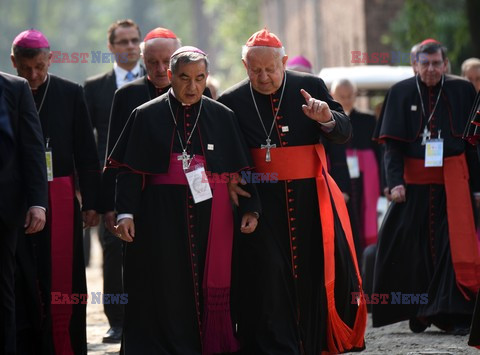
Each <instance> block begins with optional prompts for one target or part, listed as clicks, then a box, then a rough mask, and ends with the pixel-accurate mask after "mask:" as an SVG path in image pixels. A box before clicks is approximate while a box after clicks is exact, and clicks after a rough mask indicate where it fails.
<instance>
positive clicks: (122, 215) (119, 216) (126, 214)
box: [117, 213, 133, 223]
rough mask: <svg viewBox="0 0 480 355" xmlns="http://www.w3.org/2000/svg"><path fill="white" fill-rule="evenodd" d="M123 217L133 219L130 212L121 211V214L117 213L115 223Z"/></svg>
mask: <svg viewBox="0 0 480 355" xmlns="http://www.w3.org/2000/svg"><path fill="white" fill-rule="evenodd" d="M125 218H130V219H133V214H131V213H121V214H119V215H118V217H117V223H118V222H120V221H121V220H122V219H125Z"/></svg>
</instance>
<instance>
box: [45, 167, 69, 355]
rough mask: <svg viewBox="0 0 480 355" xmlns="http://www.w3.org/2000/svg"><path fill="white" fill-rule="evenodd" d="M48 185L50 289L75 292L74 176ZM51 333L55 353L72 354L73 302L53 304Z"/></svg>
mask: <svg viewBox="0 0 480 355" xmlns="http://www.w3.org/2000/svg"><path fill="white" fill-rule="evenodd" d="M48 186H49V189H48V191H49V220H50V229H51V232H50V235H51V236H50V240H51V253H52V254H51V261H52V288H51V292H60V293H61V294H62V295H63V294H66V295H69V296H70V295H71V294H72V269H73V233H74V229H73V223H74V222H73V213H74V211H73V208H74V207H73V198H74V194H75V189H74V184H73V177H72V176H65V177H58V178H54V179H53V181H50V182H49V183H48ZM51 315H52V334H53V343H54V346H55V353H56V354H63V355H68V354H73V350H72V346H71V344H70V330H69V329H70V318H71V317H72V305H71V304H56V303H52V304H51Z"/></svg>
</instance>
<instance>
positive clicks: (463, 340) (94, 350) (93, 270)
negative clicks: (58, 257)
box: [87, 233, 480, 355]
mask: <svg viewBox="0 0 480 355" xmlns="http://www.w3.org/2000/svg"><path fill="white" fill-rule="evenodd" d="M101 258H102V257H101V247H100V244H99V242H98V238H97V236H96V234H95V233H92V254H91V261H90V266H89V267H88V268H87V282H88V292H89V294H90V293H91V292H102V291H103V286H102V269H101V266H102V264H101V262H102V261H101ZM108 328H109V326H108V322H107V318H106V317H105V314H104V313H103V305H98V304H90V303H89V304H88V306H87V339H88V352H89V354H91V355H103V354H118V352H119V350H120V345H119V344H102V337H103V335H104V334H105V333H106V332H107V330H108ZM467 340H468V336H453V335H445V334H444V333H442V332H441V331H439V330H438V329H437V328H435V327H433V326H432V327H431V328H428V329H427V330H426V331H425V332H424V333H421V334H414V333H412V332H411V331H410V330H409V328H408V322H401V323H397V324H393V325H390V326H386V327H382V328H372V327H371V318H370V317H369V320H368V327H367V332H366V335H365V342H366V346H367V348H366V350H365V351H363V352H362V354H372V355H373V354H389V355H396V354H406V355H417V354H480V352H479V351H478V350H476V349H474V348H472V347H469V346H468V345H467ZM139 355H141V354H139ZM186 355H188V354H186Z"/></svg>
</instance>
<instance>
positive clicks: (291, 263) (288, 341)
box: [219, 70, 358, 354]
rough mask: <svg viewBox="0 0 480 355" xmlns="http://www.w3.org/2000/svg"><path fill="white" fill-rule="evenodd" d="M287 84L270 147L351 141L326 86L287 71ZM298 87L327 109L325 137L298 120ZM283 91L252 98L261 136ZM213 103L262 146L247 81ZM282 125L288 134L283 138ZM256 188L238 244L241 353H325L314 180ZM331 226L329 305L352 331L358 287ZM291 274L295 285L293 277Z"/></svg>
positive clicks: (252, 143)
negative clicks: (254, 217) (251, 221)
mask: <svg viewBox="0 0 480 355" xmlns="http://www.w3.org/2000/svg"><path fill="white" fill-rule="evenodd" d="M284 80H285V79H284ZM286 80H287V81H286V86H285V92H284V96H283V100H282V103H281V106H280V109H279V111H278V112H279V113H278V116H277V122H276V124H275V127H274V129H273V133H272V136H271V139H272V143H274V144H276V145H277V147H288V146H299V145H312V144H317V143H319V140H320V137H325V138H326V139H329V140H331V141H332V142H336V143H344V142H345V141H347V139H348V138H349V137H350V135H351V125H350V122H349V119H348V117H347V116H346V115H345V114H344V113H343V109H342V107H341V106H340V104H339V103H337V102H335V101H334V100H333V99H332V98H331V96H330V95H329V93H328V90H327V88H326V86H325V84H324V82H323V81H322V80H321V79H319V78H317V77H314V76H313V75H308V74H303V73H297V72H291V71H288V70H287V71H286ZM301 88H303V89H305V90H306V91H308V92H309V93H310V94H311V95H312V97H314V98H316V99H321V100H323V101H326V102H327V103H328V105H329V107H330V109H331V110H332V113H333V116H334V119H335V121H336V126H335V128H334V129H333V130H332V131H331V132H329V133H327V132H326V131H324V130H323V129H322V128H321V125H319V124H318V123H316V122H314V121H313V120H311V119H309V118H308V117H306V116H305V115H304V114H303V111H302V109H301V107H302V105H303V104H305V99H304V98H303V96H302V95H301V93H300V89H301ZM281 90H282V89H279V90H278V91H277V92H276V93H274V94H272V95H261V94H259V93H257V92H254V95H255V100H256V103H257V105H258V109H259V111H260V115H261V118H262V120H263V122H264V125H265V127H266V129H267V131H268V130H269V129H270V126H271V124H272V120H273V113H272V112H273V109H274V108H278V104H279V100H280V96H281ZM219 101H220V102H222V103H224V104H225V105H227V106H228V107H230V108H231V109H232V110H233V111H234V112H235V114H236V116H237V118H238V121H239V124H240V127H241V129H242V132H243V134H244V136H245V139H246V141H247V144H248V147H249V148H260V145H261V144H265V139H266V134H265V132H264V130H263V128H262V125H261V123H260V121H259V120H260V118H259V117H258V115H257V111H256V109H255V106H254V103H253V100H252V97H251V93H250V85H249V81H248V80H247V79H246V80H244V81H242V82H240V83H238V84H237V85H235V86H233V87H232V88H230V89H228V90H227V91H226V92H225V93H224V94H222V96H221V97H220V98H219ZM285 126H288V132H284V130H283V131H282V127H285ZM257 189H258V192H259V195H260V199H261V202H262V209H263V215H262V216H261V218H260V220H259V225H258V227H257V229H256V231H255V232H254V233H253V234H251V235H248V236H245V237H243V238H241V239H239V240H238V246H237V247H238V249H239V250H238V263H239V270H240V276H239V278H240V280H239V285H238V290H239V294H238V295H237V296H236V297H237V300H238V305H237V307H238V308H239V311H238V329H239V334H240V336H241V340H242V341H243V345H244V347H245V353H248V354H272V353H285V354H287V353H288V354H300V353H305V354H318V353H320V352H321V351H322V350H325V349H326V343H325V339H326V319H327V314H326V313H327V312H326V309H327V308H326V297H325V287H324V276H323V275H324V274H323V272H324V267H323V265H324V261H323V243H322V237H321V236H322V230H321V225H320V221H319V209H318V198H317V188H316V184H315V179H301V180H292V181H290V180H289V181H279V182H278V183H268V184H259V185H258V186H257ZM335 221H336V223H335V224H336V225H335V231H336V232H338V233H336V249H335V262H336V275H337V278H336V285H335V291H336V292H335V299H336V305H337V310H338V313H339V315H340V317H341V318H342V319H343V320H344V321H345V323H347V324H348V325H349V326H352V325H353V321H354V319H355V315H356V310H357V307H356V305H352V304H351V297H350V296H351V293H350V292H351V291H353V290H355V289H356V287H357V289H358V285H357V279H356V276H355V272H354V264H353V262H352V259H351V258H350V252H349V250H348V247H347V245H346V240H345V235H344V234H343V231H342V228H341V226H340V224H339V220H338V217H336V218H335ZM293 255H295V256H297V257H296V258H294V256H293ZM292 258H294V260H292ZM293 267H295V270H296V272H297V274H298V278H297V279H295V278H294V277H293V274H292V270H293ZM301 347H303V350H301V349H300V348H301ZM301 351H303V352H301Z"/></svg>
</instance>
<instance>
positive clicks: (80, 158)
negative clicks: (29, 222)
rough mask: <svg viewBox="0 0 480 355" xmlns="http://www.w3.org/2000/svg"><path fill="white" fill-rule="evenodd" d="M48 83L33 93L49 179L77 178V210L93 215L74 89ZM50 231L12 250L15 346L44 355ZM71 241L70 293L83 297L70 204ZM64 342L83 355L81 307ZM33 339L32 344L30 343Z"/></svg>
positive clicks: (89, 135) (90, 167) (80, 106)
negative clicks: (49, 164)
mask: <svg viewBox="0 0 480 355" xmlns="http://www.w3.org/2000/svg"><path fill="white" fill-rule="evenodd" d="M49 77H50V83H49V84H48V86H49V87H48V91H46V87H47V82H48V80H47V81H46V82H45V83H43V84H42V85H41V86H40V87H39V88H38V90H37V91H36V92H35V93H34V99H35V103H36V105H37V109H38V108H39V107H40V104H41V102H42V100H43V98H44V96H45V92H46V96H45V99H44V100H43V105H42V107H41V110H40V113H39V116H40V121H41V124H42V130H43V136H44V139H45V142H46V141H47V138H48V139H49V146H50V147H51V149H52V156H53V176H54V178H55V177H65V176H73V175H74V174H77V176H78V181H79V186H80V192H81V196H82V210H91V209H96V207H95V205H96V195H97V190H98V187H99V183H100V167H99V161H98V156H97V150H96V146H95V139H94V136H93V130H92V126H91V124H90V119H89V117H88V112H87V106H86V103H85V98H84V94H83V89H82V87H81V86H80V85H78V84H75V83H72V82H70V81H67V80H65V79H62V78H59V77H57V76H55V75H51V74H49ZM50 229H51V226H50V224H49V223H48V222H47V225H46V227H45V229H44V230H43V231H41V232H39V233H37V234H36V235H35V236H24V237H22V238H20V240H19V243H18V248H17V255H16V257H17V266H18V269H17V276H16V278H17V284H16V294H17V310H18V312H17V319H18V324H19V327H18V329H17V334H19V342H22V340H23V342H24V343H25V342H26V343H28V344H29V345H30V346H32V347H33V348H35V349H42V351H43V353H44V354H54V348H53V342H52V329H51V318H50V304H51V299H50V292H51V289H50V287H51V245H50ZM73 238H74V241H73V255H72V258H73V259H72V262H73V269H72V293H78V294H86V293H87V285H86V276H85V265H84V257H83V229H82V216H81V211H80V205H79V202H78V200H77V199H76V198H74V236H73ZM69 332H70V341H71V345H72V349H73V351H74V353H75V354H86V352H87V339H86V304H81V303H80V304H74V305H73V313H72V318H71V321H70V328H69ZM32 339H33V341H32Z"/></svg>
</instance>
